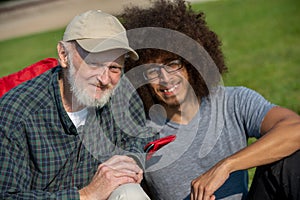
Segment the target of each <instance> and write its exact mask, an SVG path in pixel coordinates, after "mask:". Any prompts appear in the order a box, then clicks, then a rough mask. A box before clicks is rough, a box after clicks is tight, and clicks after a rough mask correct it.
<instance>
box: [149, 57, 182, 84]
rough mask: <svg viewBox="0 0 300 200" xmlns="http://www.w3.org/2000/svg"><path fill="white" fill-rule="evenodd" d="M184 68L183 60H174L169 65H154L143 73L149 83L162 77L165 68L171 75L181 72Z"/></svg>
mask: <svg viewBox="0 0 300 200" xmlns="http://www.w3.org/2000/svg"><path fill="white" fill-rule="evenodd" d="M182 67H183V65H182V63H181V60H173V61H171V62H169V63H167V64H163V65H157V64H153V65H151V67H150V68H149V69H147V70H145V71H144V72H143V75H144V78H145V79H146V80H147V81H152V80H155V79H157V78H159V77H160V75H161V68H164V70H166V71H167V72H168V73H169V74H171V73H174V72H176V71H178V70H180V69H181V68H182Z"/></svg>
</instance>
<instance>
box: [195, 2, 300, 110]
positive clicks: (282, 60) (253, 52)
mask: <svg viewBox="0 0 300 200" xmlns="http://www.w3.org/2000/svg"><path fill="white" fill-rule="evenodd" d="M194 8H195V9H196V10H201V11H204V13H205V14H206V17H207V21H208V25H209V26H210V27H212V29H213V30H214V31H215V32H216V33H217V34H218V35H219V36H220V38H221V40H222V42H223V50H224V53H225V56H226V63H227V66H228V67H229V73H228V74H227V75H226V76H225V77H224V83H225V85H244V86H247V87H250V88H252V89H254V90H256V91H258V92H259V93H261V94H262V95H263V96H265V97H266V98H267V99H268V100H270V101H271V102H273V103H275V104H278V105H281V106H284V107H288V108H290V109H292V110H294V111H296V112H297V113H300V95H299V92H300V78H299V75H300V56H299V55H300V37H299V36H300V23H299V21H300V12H299V8H300V1H298V0H265V1H261V0H223V1H222V0H221V1H215V2H209V3H201V4H195V5H194Z"/></svg>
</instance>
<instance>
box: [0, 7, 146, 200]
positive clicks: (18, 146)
mask: <svg viewBox="0 0 300 200" xmlns="http://www.w3.org/2000/svg"><path fill="white" fill-rule="evenodd" d="M57 51H58V57H59V63H60V65H59V66H57V67H55V68H53V69H51V70H49V71H47V72H45V73H43V74H42V75H40V76H38V77H36V78H34V79H32V80H30V81H27V82H25V83H23V84H21V85H19V86H17V87H15V88H14V89H12V90H10V91H9V92H8V93H6V94H5V95H4V96H3V97H2V98H1V99H0V135H1V136H0V173H1V178H0V192H1V194H0V198H1V199H79V198H80V199H101V200H102V199H108V198H110V199H122V198H124V197H125V199H126V197H127V198H129V199H148V197H147V195H146V194H145V193H144V192H143V190H142V189H141V187H140V186H139V183H141V180H142V177H143V171H142V166H141V165H140V166H139V165H138V164H141V163H143V156H142V154H141V152H142V150H143V146H144V145H145V144H146V143H147V142H148V140H147V137H148V136H149V135H148V134H150V131H151V130H150V129H149V130H148V129H146V128H144V129H142V128H140V127H144V126H143V125H144V124H143V122H144V117H143V116H144V115H143V109H142V104H141V102H140V100H139V98H138V96H137V95H134V94H133V95H132V97H131V98H133V99H134V100H133V101H132V104H131V105H130V109H128V110H126V109H127V108H124V109H125V110H126V111H128V112H127V113H125V112H124V110H122V106H123V105H124V103H123V102H127V101H128V99H126V98H127V96H126V95H127V94H126V93H127V91H130V90H129V89H130V87H129V85H128V83H127V82H126V80H125V79H122V81H120V79H121V76H122V73H123V65H124V61H125V60H126V59H129V58H131V59H134V60H136V59H138V56H137V54H136V52H135V51H134V50H133V49H132V48H130V47H129V45H128V40H127V36H126V32H125V29H124V27H123V26H122V25H121V24H120V22H119V21H118V20H117V19H116V18H115V17H114V16H111V15H109V14H106V13H103V12H101V11H99V10H91V11H87V12H85V13H82V14H81V15H78V16H76V17H75V18H74V19H73V20H72V21H71V22H70V24H69V25H68V26H67V28H66V30H65V33H64V36H63V40H62V41H60V42H59V43H58V45H57ZM121 105H122V106H121ZM124 113H125V114H124ZM128 117H130V121H129V120H128ZM121 125H123V127H122V126H121ZM137 127H138V128H137ZM119 186H120V187H119ZM127 190H128V191H130V192H133V193H134V195H133V196H132V195H131V196H129V197H128V196H126V195H127V194H130V193H126V191H127Z"/></svg>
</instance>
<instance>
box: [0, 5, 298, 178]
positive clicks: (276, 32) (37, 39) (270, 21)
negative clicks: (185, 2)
mask: <svg viewBox="0 0 300 200" xmlns="http://www.w3.org/2000/svg"><path fill="white" fill-rule="evenodd" d="M149 2H150V1H148V0H0V77H3V76H6V75H8V74H10V73H13V72H16V71H18V70H20V69H23V68H24V67H26V66H28V65H30V64H33V63H35V62H37V61H39V60H42V59H44V58H48V57H54V58H56V44H57V42H58V41H59V40H60V39H61V38H62V34H63V31H64V28H65V26H66V25H67V24H68V22H69V21H70V20H71V19H72V18H73V17H74V16H75V15H77V14H79V13H81V12H83V11H86V10H89V9H100V10H103V11H105V12H108V13H111V14H117V13H118V12H119V11H120V10H121V9H122V8H123V7H124V6H126V5H131V4H133V5H139V6H149ZM190 2H191V3H192V7H193V9H195V10H197V11H203V12H204V13H205V14H206V18H207V23H208V25H209V26H210V27H211V29H212V30H213V31H214V32H216V33H217V34H218V35H219V37H220V39H221V40H222V42H223V51H224V54H225V57H226V63H227V66H228V68H229V72H228V73H227V74H226V75H225V76H224V79H223V81H224V84H225V85H227V86H230V85H236V86H241V85H243V86H246V87H249V88H252V89H254V90H256V91H258V92H259V93H261V94H262V95H263V96H264V97H265V98H267V99H268V100H269V101H271V102H272V103H275V104H278V105H281V106H284V107H287V108H290V109H292V110H294V111H295V112H297V113H298V114H300V78H299V76H300V23H299V21H300V12H299V10H300V1H299V0H264V1H261V0H210V1H205V0H191V1H190ZM0 89H1V88H0ZM250 142H251V141H250ZM252 173H253V170H250V177H251V175H252Z"/></svg>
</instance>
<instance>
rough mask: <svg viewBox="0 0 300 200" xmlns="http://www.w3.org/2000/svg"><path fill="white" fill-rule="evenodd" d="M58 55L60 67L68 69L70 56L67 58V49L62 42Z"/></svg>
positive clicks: (59, 44)
mask: <svg viewBox="0 0 300 200" xmlns="http://www.w3.org/2000/svg"><path fill="white" fill-rule="evenodd" d="M57 54H58V61H59V64H60V66H62V67H63V68H66V67H68V56H67V52H66V48H65V47H64V45H63V44H62V43H61V42H59V43H58V44H57Z"/></svg>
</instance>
